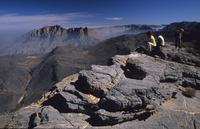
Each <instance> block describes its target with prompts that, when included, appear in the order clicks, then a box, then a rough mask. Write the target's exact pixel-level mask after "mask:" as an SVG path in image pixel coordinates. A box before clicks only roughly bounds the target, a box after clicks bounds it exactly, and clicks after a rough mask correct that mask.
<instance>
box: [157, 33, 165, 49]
mask: <svg viewBox="0 0 200 129" xmlns="http://www.w3.org/2000/svg"><path fill="white" fill-rule="evenodd" d="M158 43H159V45H160V46H162V47H164V46H165V39H164V37H163V36H162V35H159V36H158Z"/></svg>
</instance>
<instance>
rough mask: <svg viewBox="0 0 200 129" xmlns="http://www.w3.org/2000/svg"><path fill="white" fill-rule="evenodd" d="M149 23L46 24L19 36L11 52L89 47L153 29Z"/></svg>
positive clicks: (31, 52) (30, 52) (39, 51)
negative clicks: (71, 26)
mask: <svg viewBox="0 0 200 129" xmlns="http://www.w3.org/2000/svg"><path fill="white" fill-rule="evenodd" d="M154 28H155V26H149V25H123V26H113V27H101V28H87V27H85V28H82V27H79V28H69V29H65V28H63V27H61V26H59V25H55V26H46V27H43V28H40V29H37V30H32V31H30V32H28V33H26V34H24V35H22V36H21V37H19V38H17V40H16V41H15V43H14V45H12V46H11V49H10V51H9V54H28V55H31V54H41V53H43V54H44V53H48V52H50V51H51V50H52V49H54V48H55V47H56V46H75V47H79V48H87V47H88V46H93V45H95V44H97V43H99V42H101V41H103V40H105V39H108V38H110V37H115V36H119V35H123V34H138V33H141V32H145V31H149V30H153V29H154Z"/></svg>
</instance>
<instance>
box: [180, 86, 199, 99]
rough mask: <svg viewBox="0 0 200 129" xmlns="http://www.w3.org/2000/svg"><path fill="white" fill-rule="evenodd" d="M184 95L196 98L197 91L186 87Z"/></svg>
mask: <svg viewBox="0 0 200 129" xmlns="http://www.w3.org/2000/svg"><path fill="white" fill-rule="evenodd" d="M182 94H183V95H185V96H186V97H190V98H192V97H195V94H196V90H195V89H194V88H191V87H186V88H185V90H184V91H183V92H182Z"/></svg>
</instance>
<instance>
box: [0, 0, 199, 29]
mask: <svg viewBox="0 0 200 129" xmlns="http://www.w3.org/2000/svg"><path fill="white" fill-rule="evenodd" d="M176 21H200V0H0V30H5V29H34V28H40V27H42V26H46V25H55V24H59V25H62V26H64V27H74V26H76V27H79V26H89V27H98V26H112V25H121V24H132V23H133V24H168V23H172V22H176Z"/></svg>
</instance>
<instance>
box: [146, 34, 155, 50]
mask: <svg viewBox="0 0 200 129" xmlns="http://www.w3.org/2000/svg"><path fill="white" fill-rule="evenodd" d="M147 37H148V42H147V45H148V50H149V51H150V52H151V51H152V49H153V47H156V40H155V37H154V36H153V34H152V32H150V31H149V32H147Z"/></svg>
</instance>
